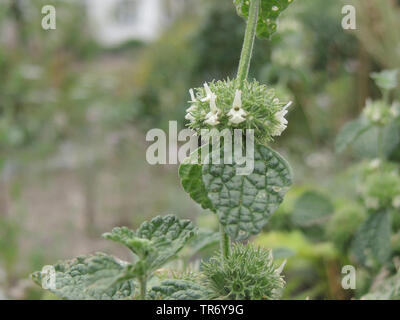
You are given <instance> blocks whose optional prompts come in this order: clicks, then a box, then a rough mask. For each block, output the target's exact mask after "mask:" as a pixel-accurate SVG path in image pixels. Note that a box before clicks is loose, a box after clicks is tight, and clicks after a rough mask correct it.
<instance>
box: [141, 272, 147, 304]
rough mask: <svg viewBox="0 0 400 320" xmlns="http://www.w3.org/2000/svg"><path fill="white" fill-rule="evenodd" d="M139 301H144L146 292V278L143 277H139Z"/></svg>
mask: <svg viewBox="0 0 400 320" xmlns="http://www.w3.org/2000/svg"><path fill="white" fill-rule="evenodd" d="M139 282H140V299H142V300H146V292H147V278H146V277H145V276H142V277H140V279H139Z"/></svg>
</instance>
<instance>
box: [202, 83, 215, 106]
mask: <svg viewBox="0 0 400 320" xmlns="http://www.w3.org/2000/svg"><path fill="white" fill-rule="evenodd" d="M204 90H205V91H206V96H205V97H204V98H203V99H201V100H200V101H201V102H206V101H211V98H212V96H213V95H214V94H213V93H212V92H211V89H210V87H209V86H208V84H207V82H204Z"/></svg>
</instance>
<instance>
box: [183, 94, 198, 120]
mask: <svg viewBox="0 0 400 320" xmlns="http://www.w3.org/2000/svg"><path fill="white" fill-rule="evenodd" d="M189 94H190V97H191V99H192V100H191V101H190V103H191V106H190V107H189V108H187V109H186V116H185V119H186V120H189V121H190V122H193V121H195V120H196V119H195V117H194V116H193V114H192V113H193V112H194V111H195V110H196V109H197V105H196V102H197V100H196V97H195V95H194V91H193V89H190V90H189Z"/></svg>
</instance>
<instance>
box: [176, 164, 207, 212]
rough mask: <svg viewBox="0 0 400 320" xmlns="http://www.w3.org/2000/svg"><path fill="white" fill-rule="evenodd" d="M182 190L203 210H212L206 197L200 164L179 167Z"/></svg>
mask: <svg viewBox="0 0 400 320" xmlns="http://www.w3.org/2000/svg"><path fill="white" fill-rule="evenodd" d="M179 177H180V178H181V182H182V186H183V189H184V190H185V191H186V192H187V193H189V195H190V197H191V198H192V199H193V200H194V201H196V202H197V203H198V204H200V205H201V207H202V208H203V209H211V210H214V208H213V206H212V204H211V201H210V199H208V197H207V191H206V189H205V186H204V183H203V179H202V166H201V165H200V164H190V163H184V162H183V163H182V164H181V165H180V167H179Z"/></svg>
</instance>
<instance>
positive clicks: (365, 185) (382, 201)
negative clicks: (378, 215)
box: [359, 164, 400, 211]
mask: <svg viewBox="0 0 400 320" xmlns="http://www.w3.org/2000/svg"><path fill="white" fill-rule="evenodd" d="M359 191H360V193H361V197H362V199H363V201H364V204H365V206H366V207H367V208H368V209H372V210H376V211H378V210H381V209H390V208H396V209H399V208H400V175H399V172H398V170H396V169H394V168H393V167H392V166H389V165H386V166H385V165H384V164H380V165H379V170H378V169H377V170H371V169H370V170H369V173H368V174H366V175H365V177H364V179H363V182H362V186H361V187H360V188H359Z"/></svg>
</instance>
